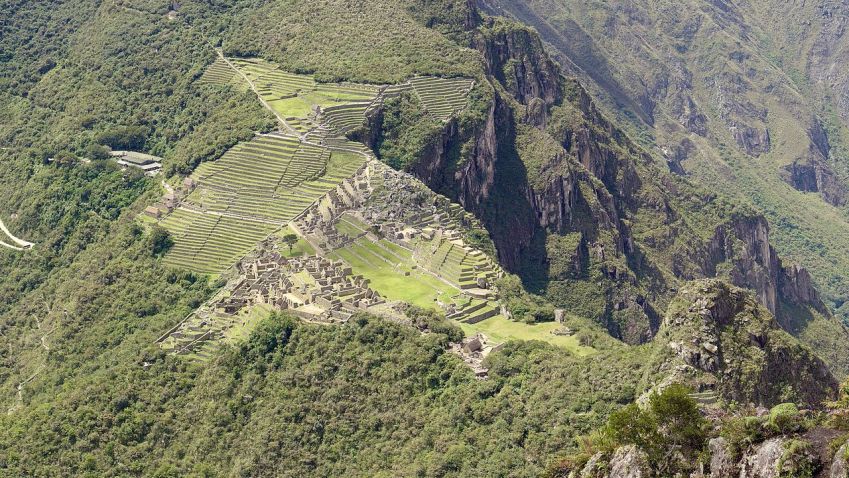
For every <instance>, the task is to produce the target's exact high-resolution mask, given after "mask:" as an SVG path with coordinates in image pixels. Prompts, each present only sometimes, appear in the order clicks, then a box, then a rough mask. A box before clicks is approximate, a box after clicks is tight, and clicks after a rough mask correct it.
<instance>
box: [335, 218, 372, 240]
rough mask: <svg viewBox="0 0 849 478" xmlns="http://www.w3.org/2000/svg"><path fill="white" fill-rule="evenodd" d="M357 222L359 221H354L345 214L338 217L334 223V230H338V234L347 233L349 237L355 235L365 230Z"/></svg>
mask: <svg viewBox="0 0 849 478" xmlns="http://www.w3.org/2000/svg"><path fill="white" fill-rule="evenodd" d="M358 222H359V221H356V220H355V219H354V218H353V217H352V216H350V215H348V214H345V215H343V216H342V217H341V218H340V219H339V222H337V223H336V230H337V231H339V233H340V234H347V235H348V236H349V237H357V236H359V235H360V234H362V233H363V232H365V228H364V227H361V226H360V224H358Z"/></svg>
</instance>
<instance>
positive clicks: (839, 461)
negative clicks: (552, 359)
mask: <svg viewBox="0 0 849 478" xmlns="http://www.w3.org/2000/svg"><path fill="white" fill-rule="evenodd" d="M847 454H849V443H844V444H843V446H841V447H840V448H839V449H838V450H837V453H835V454H834V460H833V461H832V462H831V474H830V475H829V477H830V478H849V458H847Z"/></svg>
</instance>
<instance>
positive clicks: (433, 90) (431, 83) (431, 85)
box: [410, 76, 474, 121]
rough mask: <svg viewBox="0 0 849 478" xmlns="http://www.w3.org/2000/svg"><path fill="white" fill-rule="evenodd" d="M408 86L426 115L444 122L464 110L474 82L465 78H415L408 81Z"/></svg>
mask: <svg viewBox="0 0 849 478" xmlns="http://www.w3.org/2000/svg"><path fill="white" fill-rule="evenodd" d="M410 85H411V86H412V89H413V91H414V92H415V93H416V96H418V97H419V100H421V102H422V104H423V105H424V107H425V108H426V109H427V111H428V113H430V114H431V115H432V116H433V117H434V118H436V119H439V120H442V121H446V120H448V119H449V118H450V117H451V116H452V115H454V114H455V113H457V112H459V111H462V110H463V109H465V108H466V102H467V99H468V97H469V92H470V91H471V90H472V86H474V82H473V81H472V80H469V79H466V78H450V79H449V78H437V77H432V76H417V77H415V78H412V79H410Z"/></svg>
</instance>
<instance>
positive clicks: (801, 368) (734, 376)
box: [656, 280, 838, 406]
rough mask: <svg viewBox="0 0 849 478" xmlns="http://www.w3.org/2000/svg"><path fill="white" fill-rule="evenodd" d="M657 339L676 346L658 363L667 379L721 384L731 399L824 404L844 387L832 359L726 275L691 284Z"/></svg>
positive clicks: (698, 385) (700, 386) (700, 385)
mask: <svg viewBox="0 0 849 478" xmlns="http://www.w3.org/2000/svg"><path fill="white" fill-rule="evenodd" d="M656 340H659V341H660V343H661V344H663V343H665V344H667V347H668V353H667V354H666V355H665V357H663V358H662V359H660V363H659V364H658V367H659V370H662V371H663V373H665V374H666V375H667V379H666V382H667V383H669V382H680V383H687V384H689V385H691V386H692V387H693V388H695V389H697V390H714V391H716V392H717V393H718V394H719V396H721V397H723V398H724V399H726V400H734V401H737V402H740V403H756V404H761V405H767V406H771V405H775V404H777V403H780V402H783V401H787V400H788V399H792V400H793V401H797V402H799V403H804V404H807V405H809V406H819V405H820V404H821V403H822V402H823V400H826V399H831V398H833V397H834V396H835V394H836V391H837V386H838V382H837V380H836V379H835V378H834V376H833V375H832V374H831V372H830V371H829V369H828V367H827V366H826V364H825V362H823V361H822V360H821V359H820V358H818V357H817V356H816V355H814V353H813V352H812V351H811V350H810V349H808V348H807V347H805V346H803V345H802V344H801V343H799V342H798V341H797V340H796V339H794V338H793V337H792V336H790V335H789V334H787V333H786V332H784V331H783V330H782V329H781V328H779V326H778V323H777V322H776V321H775V319H774V318H773V317H772V315H771V314H770V313H769V312H768V311H767V310H766V309H765V308H764V307H763V306H761V305H759V304H758V303H757V302H756V301H755V300H754V299H753V298H752V296H751V294H750V293H749V292H747V291H744V290H743V289H739V288H736V287H733V286H729V285H728V284H726V283H724V282H722V281H718V280H703V281H696V282H693V283H690V284H688V285H686V286H685V287H683V288H682V289H681V290H680V292H679V293H678V295H677V296H676V298H675V299H674V300H673V301H672V303H671V304H670V307H669V310H668V311H667V314H666V317H665V319H664V322H663V326H662V327H661V331H660V333H659V334H658V337H657V338H656ZM789 363H792V364H793V367H787V364H789ZM788 394H789V395H790V396H788Z"/></svg>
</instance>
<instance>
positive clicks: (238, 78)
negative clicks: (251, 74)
mask: <svg viewBox="0 0 849 478" xmlns="http://www.w3.org/2000/svg"><path fill="white" fill-rule="evenodd" d="M198 83H201V84H206V85H229V86H233V87H235V88H237V89H239V90H247V89H248V84H247V82H245V80H244V78H242V75H240V74H239V73H238V72H237V71H236V70H234V69H233V68H232V67H231V66H230V65H229V64H227V62H226V61H225V60H224V59H223V58H218V59H216V60H215V62H214V63H212V64H211V65H209V67H208V68H207V69H206V71H204V73H203V75H201V77H200V78H198Z"/></svg>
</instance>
